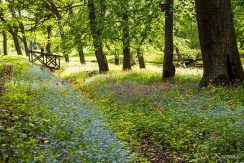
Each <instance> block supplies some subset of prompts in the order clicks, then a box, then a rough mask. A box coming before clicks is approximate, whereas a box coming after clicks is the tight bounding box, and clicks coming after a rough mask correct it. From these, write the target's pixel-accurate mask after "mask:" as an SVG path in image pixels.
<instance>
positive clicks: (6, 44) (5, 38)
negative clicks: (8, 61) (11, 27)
mask: <svg viewBox="0 0 244 163" xmlns="http://www.w3.org/2000/svg"><path fill="white" fill-rule="evenodd" d="M3 55H8V36H7V33H6V32H5V31H3Z"/></svg>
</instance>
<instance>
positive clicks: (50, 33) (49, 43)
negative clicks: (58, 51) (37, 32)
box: [46, 26, 52, 54]
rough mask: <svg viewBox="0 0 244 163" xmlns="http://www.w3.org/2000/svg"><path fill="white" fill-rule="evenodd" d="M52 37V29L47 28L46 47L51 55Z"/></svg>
mask: <svg viewBox="0 0 244 163" xmlns="http://www.w3.org/2000/svg"><path fill="white" fill-rule="evenodd" d="M51 35H52V27H51V26H48V27H47V46H46V52H47V53H49V54H51V53H52V52H51Z"/></svg>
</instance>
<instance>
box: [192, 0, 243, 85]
mask: <svg viewBox="0 0 244 163" xmlns="http://www.w3.org/2000/svg"><path fill="white" fill-rule="evenodd" d="M195 2H196V13H197V23H198V29H199V38H200V45H201V51H202V57H203V64H204V74H203V77H202V80H201V82H200V86H207V85H208V84H209V83H211V82H213V83H228V82H230V81H232V80H241V81H244V72H243V68H242V65H241V60H240V55H239V52H238V48H237V43H236V37H235V29H234V24H233V13H232V9H231V2H230V0H208V1H205V0H196V1H195Z"/></svg>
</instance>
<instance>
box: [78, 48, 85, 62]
mask: <svg viewBox="0 0 244 163" xmlns="http://www.w3.org/2000/svg"><path fill="white" fill-rule="evenodd" d="M79 58H80V63H81V64H86V60H85V55H84V50H83V47H80V50H79Z"/></svg>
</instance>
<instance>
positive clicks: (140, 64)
mask: <svg viewBox="0 0 244 163" xmlns="http://www.w3.org/2000/svg"><path fill="white" fill-rule="evenodd" d="M136 51H137V57H138V61H139V66H140V68H141V69H142V68H146V65H145V61H144V57H143V54H142V51H141V49H140V48H137V50H136Z"/></svg>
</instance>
